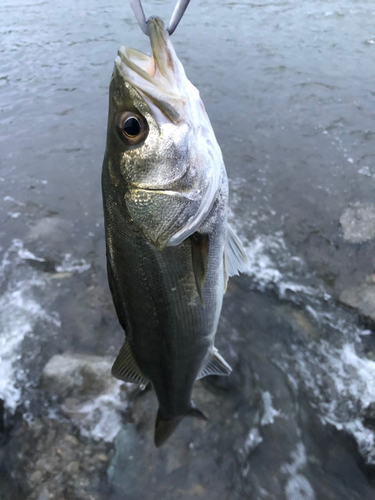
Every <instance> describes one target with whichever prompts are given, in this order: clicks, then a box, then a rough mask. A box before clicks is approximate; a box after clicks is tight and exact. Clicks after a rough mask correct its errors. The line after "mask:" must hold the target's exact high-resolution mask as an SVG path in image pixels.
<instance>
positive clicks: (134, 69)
mask: <svg viewBox="0 0 375 500" xmlns="http://www.w3.org/2000/svg"><path fill="white" fill-rule="evenodd" d="M147 26H148V31H149V37H150V43H151V51H152V55H151V57H150V56H148V55H146V54H144V53H143V52H140V51H138V50H135V49H132V48H130V47H121V48H120V49H119V51H118V56H117V58H116V61H115V64H116V67H117V69H118V71H119V73H120V74H121V75H122V76H123V78H124V79H125V80H126V81H127V82H129V83H130V84H131V85H132V86H133V87H135V89H136V90H137V91H138V92H140V93H141V95H142V96H143V98H144V99H145V101H146V102H147V104H148V105H149V107H150V108H151V111H152V112H153V114H154V115H155V118H156V119H158V121H159V119H160V118H161V117H160V112H161V113H162V115H163V116H164V120H165V118H167V120H169V121H170V122H172V123H175V124H178V123H180V121H181V116H182V114H183V110H184V107H185V103H186V98H185V96H184V95H183V87H184V82H185V80H186V75H185V71H184V69H183V67H182V64H181V63H180V61H179V60H178V58H177V55H176V53H175V50H174V48H173V45H172V44H171V42H170V40H169V34H168V32H167V31H166V30H165V29H164V23H163V21H162V20H161V19H160V18H158V17H151V18H150V19H149V20H148V21H147ZM162 121H163V120H162Z"/></svg>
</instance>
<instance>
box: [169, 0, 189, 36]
mask: <svg viewBox="0 0 375 500" xmlns="http://www.w3.org/2000/svg"><path fill="white" fill-rule="evenodd" d="M189 3H190V0H178V2H177V4H176V7H175V8H174V11H173V14H172V17H171V20H170V21H169V26H168V29H167V31H168V33H169V34H170V35H172V33H173V32H174V30H175V29H176V28H177V26H178V24H179V22H180V21H181V19H182V16H183V15H184V13H185V10H186V8H187V6H188V5H189Z"/></svg>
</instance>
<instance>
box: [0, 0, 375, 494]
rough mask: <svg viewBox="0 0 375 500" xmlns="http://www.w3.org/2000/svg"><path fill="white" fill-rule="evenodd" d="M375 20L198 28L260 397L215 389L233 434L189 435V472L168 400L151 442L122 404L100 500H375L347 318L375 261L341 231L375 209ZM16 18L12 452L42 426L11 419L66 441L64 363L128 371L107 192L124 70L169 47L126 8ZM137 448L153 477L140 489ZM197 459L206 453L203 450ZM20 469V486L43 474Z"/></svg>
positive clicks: (6, 196)
mask: <svg viewBox="0 0 375 500" xmlns="http://www.w3.org/2000/svg"><path fill="white" fill-rule="evenodd" d="M171 9H172V6H171V4H170V2H165V1H153V2H147V3H145V10H146V15H151V14H157V15H160V16H161V17H162V18H163V19H167V18H168V16H169V14H170V12H171ZM374 15H375V6H374V4H373V2H371V1H370V0H369V1H358V2H355V3H354V4H353V2H349V1H347V0H339V1H337V0H336V1H319V0H317V1H313V0H310V1H307V0H306V1H299V2H297V1H295V0H294V1H292V0H290V1H282V0H279V1H274V2H265V1H259V2H246V1H244V2H229V1H222V2H215V1H213V0H210V1H205V2H203V1H200V0H194V1H193V2H192V3H191V5H190V6H189V9H188V10H187V13H186V15H185V17H184V19H183V21H182V23H181V25H180V26H179V27H178V30H177V31H176V33H175V34H174V35H173V41H174V44H175V48H176V51H177V53H178V55H179V57H180V59H181V61H182V62H183V64H184V66H185V70H186V73H187V75H188V77H189V78H190V79H191V81H192V82H193V83H194V84H195V85H196V86H197V87H198V88H199V90H200V92H201V95H202V98H203V101H204V103H205V106H206V109H207V112H208V114H209V116H210V118H211V121H212V124H213V127H214V130H215V132H216V135H217V138H218V141H219V144H220V145H221V147H222V151H223V155H224V160H225V163H226V166H227V171H228V175H229V178H230V188H231V220H232V223H233V224H234V225H235V226H236V229H237V231H238V233H239V234H240V235H241V237H242V239H243V240H244V241H245V242H246V247H247V249H248V254H249V258H250V261H251V265H252V274H251V276H250V277H242V278H241V279H238V280H237V279H236V280H234V281H233V285H232V287H230V289H229V292H228V295H227V298H226V300H225V302H224V309H223V316H222V320H221V323H220V328H219V338H218V344H219V345H221V350H222V351H223V352H224V353H225V357H226V358H228V360H230V362H231V364H232V365H233V366H237V372H238V373H239V374H240V375H238V376H236V375H233V376H232V377H231V379H232V381H231V382H230V381H227V382H222V381H219V382H215V381H214V382H211V383H210V382H204V383H203V384H201V385H198V387H199V388H198V389H197V390H198V392H199V391H200V392H199V394H198V396H197V398H201V401H202V402H201V404H200V405H201V406H202V408H203V407H204V406H205V405H206V407H209V408H211V418H212V419H213V423H212V428H210V424H208V425H206V427H205V433H204V436H205V437H201V434H202V436H203V430H202V429H203V427H199V425H198V424H196V425H198V427H194V432H196V433H197V435H195V434H194V433H193V435H191V433H190V434H189V432H190V431H189V430H188V427H189V425H188V424H187V425H186V426H185V427H186V429H185V430H184V429H183V430H181V431H180V434H179V436H180V437H179V436H177V437H176V438H175V440H171V444H170V445H168V446H169V448H168V450H169V453H170V454H172V455H173V454H175V455H176V457H177V458H176V457H175V461H176V463H175V464H172V465H171V464H170V463H169V462H168V459H167V458H166V456H165V453H164V452H163V453H161V455H159V456H156V455H155V452H154V451H153V450H152V449H151V448H150V443H149V442H151V435H152V430H151V427H152V425H153V418H154V411H155V408H154V407H153V406H152V403H151V402H149V400H148V399H147V398H149V399H150V398H151V396H150V395H149V394H148V393H147V394H146V395H145V396H144V398H143V399H142V398H141V399H140V401H143V402H145V401H146V403H144V404H145V408H148V406H147V405H151V407H150V408H151V409H150V414H149V415H148V416H147V412H146V414H145V412H144V411H143V410H142V411H141V410H137V406H135V410H134V412H135V417H133V420H135V421H136V420H137V418H136V416H137V415H138V417H139V418H140V419H141V420H142V419H143V420H142V422H148V423H145V424H144V427H142V429H143V430H142V429H141V430H140V429H139V428H137V429H136V430H137V432H138V433H140V436H141V437H139V435H138V434H137V433H136V432H135V431H134V429H133V428H131V430H130V431H129V427H127V426H129V425H130V424H129V419H128V416H127V415H126V414H121V412H120V413H119V410H118V407H117V406H116V404H112V403H110V402H109V403H108V402H107V403H108V404H107V403H106V404H104V409H103V408H102V410H101V411H102V416H101V417H100V415H99V417H98V418H99V420H100V418H102V419H104V420H105V419H106V418H108V415H109V414H112V415H113V414H114V413H116V412H117V413H116V415H117V416H116V418H115V419H114V421H116V422H117V424H116V425H117V426H118V429H117V430H118V431H120V429H121V422H122V423H123V424H124V425H125V427H124V429H125V430H123V431H121V432H120V434H118V437H117V438H116V440H115V447H114V448H113V449H112V452H111V453H112V459H111V460H112V461H111V462H110V465H109V466H108V474H107V472H103V474H104V476H103V477H105V479H103V481H104V482H103V484H105V485H106V486H103V484H101V486H100V487H99V486H98V487H97V490H95V491H91V492H90V494H92V495H94V497H93V498H97V497H98V498H101V497H100V495H104V497H103V498H106V496H105V495H107V497H108V495H109V493H108V491H111V492H112V493H111V495H112V497H111V498H113V499H115V498H122V499H123V498H137V495H139V494H141V493H142V495H143V498H154V497H155V498H160V495H161V494H163V495H164V497H165V498H190V496H191V497H193V496H194V495H197V496H203V497H205V498H209V496H208V495H209V493H207V492H209V491H215V492H216V493H215V495H214V497H215V498H227V495H229V494H231V495H232V498H233V496H234V497H235V494H236V495H237V496H238V498H244V495H246V496H248V497H249V498H267V499H268V498H269V499H271V498H277V499H283V498H285V499H287V500H300V499H303V500H310V499H314V498H316V499H320V498H324V499H325V498H335V499H336V498H340V499H342V498H347V499H350V500H352V499H353V498H360V499H367V498H369V499H370V498H373V497H374V495H375V493H374V489H375V488H374V486H373V483H372V475H373V473H372V469H371V468H370V469H369V468H368V465H366V463H367V464H374V463H375V442H374V436H373V431H372V430H371V428H369V427H366V426H365V425H364V423H363V411H364V409H365V408H366V406H367V405H368V404H369V403H371V402H372V401H375V382H374V380H375V379H374V376H375V362H374V359H375V356H374V355H373V353H374V352H375V342H374V338H373V335H372V334H371V333H370V332H368V331H367V330H366V329H365V328H364V327H362V326H361V325H360V324H359V323H358V321H357V317H356V316H355V315H354V314H352V313H351V312H350V311H346V310H344V309H343V308H342V307H340V306H338V305H337V303H336V299H337V297H338V295H339V293H340V292H341V291H342V290H344V289H345V288H347V287H349V286H353V285H358V284H360V283H361V282H362V281H363V280H364V278H365V277H366V276H367V275H370V274H372V273H374V264H375V263H374V257H373V256H374V250H375V244H374V240H370V241H367V242H365V243H362V244H353V243H349V242H347V241H345V240H344V239H343V232H342V229H341V227H340V225H339V218H340V215H341V214H342V212H343V211H344V210H345V209H346V208H347V207H348V206H349V205H350V204H353V203H356V202H373V201H374V179H375V163H374V158H375V148H374V137H375V129H374V113H375V112H374V110H375V106H374V99H375V89H374V81H375V65H374V62H373V61H374V50H375V30H374V24H373V19H374ZM0 18H1V19H2V23H1V27H0V30H1V31H0V33H1V39H2V43H1V47H0V54H1V57H0V61H1V66H0V124H1V134H0V162H1V163H0V165H1V171H0V200H1V203H0V218H1V228H0V236H1V240H0V245H1V266H0V272H1V274H0V289H1V292H2V297H1V298H0V325H1V338H0V342H1V343H0V356H1V360H2V362H1V365H0V374H1V379H0V397H1V398H2V399H4V400H5V406H6V408H7V413H6V423H7V425H8V427H7V429H9V432H8V434H7V433H5V435H4V439H3V440H4V443H5V444H4V446H5V447H8V448H4V449H6V450H12V446H13V445H12V439H14V440H15V442H16V443H17V438H16V437H15V438H13V435H15V436H17V429H18V428H21V427H19V426H20V425H23V424H22V423H20V420H19V419H18V420H16V423H15V420H14V419H12V417H11V415H13V414H14V412H16V410H17V408H18V412H16V414H17V415H24V416H25V419H26V420H27V421H28V422H31V423H30V424H28V425H30V426H31V427H30V428H32V425H33V424H32V422H33V419H35V418H47V417H48V418H50V417H51V415H52V414H53V415H57V416H55V417H54V420H53V422H55V423H54V424H53V425H60V424H56V422H60V420H59V419H61V421H64V422H66V420H64V418H66V417H64V418H63V417H61V415H60V414H59V405H58V403H59V402H58V401H57V402H56V401H54V400H53V398H52V400H49V399H48V398H47V399H45V397H44V395H43V391H42V392H41V391H40V390H39V389H36V384H37V381H38V379H39V376H40V373H41V371H42V369H43V367H44V366H45V364H46V363H47V361H48V360H49V359H50V357H51V356H53V355H54V354H60V353H62V352H65V351H74V352H81V353H90V354H98V355H106V356H110V357H112V358H113V357H114V356H115V355H116V352H117V350H118V348H119V346H120V345H121V343H122V338H123V334H122V332H121V331H120V329H119V326H118V324H117V320H116V318H115V316H114V311H113V308H112V305H111V299H110V297H109V292H108V290H107V285H106V276H105V257H104V238H103V219H102V205H101V191H100V170H101V162H102V157H103V152H104V147H105V134H106V119H107V116H106V115H107V101H108V84H109V79H110V75H111V71H112V67H113V60H114V58H115V55H116V52H117V49H118V47H119V46H120V45H123V44H125V45H131V46H133V47H135V48H137V49H140V50H143V51H146V52H147V51H148V41H147V38H146V37H145V36H144V35H143V34H142V33H141V31H140V29H139V28H138V26H137V25H136V22H135V20H134V18H133V14H132V12H131V10H130V8H129V6H128V5H127V3H126V2H114V1H104V0H92V1H90V2H88V1H87V0H80V1H79V2H72V1H66V0H65V1H62V0H57V1H53V2H52V1H44V2H31V1H24V0H14V1H13V0H12V1H10V0H8V1H6V0H4V1H3V2H2V3H1V5H0ZM241 377H242V378H241ZM236 383H238V385H239V387H241V389H238V388H237V386H236ZM215 384H216V385H215ZM241 384H242V385H241ZM201 388H203V389H205V390H206V394H208V395H206V396H204V394H205V393H204V391H203V389H201ZM242 389H243V390H242ZM210 391H211V392H210ZM201 393H203V395H202V394H201ZM210 394H211V395H210ZM212 394H213V396H212ZM215 397H216V398H217V399H216V400H215ZM205 398H206V399H205ZM137 401H138V400H137ZM150 401H151V399H150ZM215 401H216V402H215ZM136 404H138V405H140V406H141V407H142V403H139V402H138V403H136ZM106 405H107V406H106ZM220 405H222V406H220ZM272 405H273V406H272ZM93 408H96V409H98V405H96V406H95V404H93ZM216 408H219V409H220V410H221V412H222V414H221V412H220V411H219V410H218V409H216ZM272 408H273V409H272ZM93 411H94V410H93ZM95 411H96V410H95ZM97 411H99V410H97ZM137 411H138V413H137ZM142 412H143V413H142ZM216 413H217V416H214V414H215V415H216ZM233 414H237V417H236V419H238V424H236V425H232V426H231V425H230V424H229V423H228V422H230V421H231V419H232V418H233ZM139 415H141V416H139ZM145 415H146V416H145ZM19 418H21V417H19ZM121 419H122V420H121ZM21 421H22V419H21ZM130 421H132V419H130ZM262 422H263V423H262ZM97 423H98V422H97V421H96V424H97ZM96 424H95V425H96ZM25 425H26V424H25ZM61 425H62V424H61ZM64 425H65V424H64ZM69 425H70V424H69ZM72 425H73V427H74V426H75V427H74V428H75V429H76V431H75V432H76V433H77V435H79V436H81V434H80V432H81V433H82V431H80V430H79V428H80V427H79V425H78V424H76V423H74V424H72ZM85 425H86V424H85ZM95 425H94V424H93V425H92V426H91V427H90V425H88V426H86V427H85V429H84V432H83V433H82V436H81V437H82V440H83V441H82V442H84V443H86V444H85V446H87V447H88V448H90V446H93V445H92V442H94V441H90V439H92V440H93V439H94V438H95V439H97V440H99V441H100V439H102V441H103V442H106V440H105V436H104V437H103V435H102V436H97V435H95V432H94V429H97V428H98V427H97V425H96V427H95ZM17 426H18V427H17ZM81 427H82V426H81ZM99 428H100V426H99ZM90 429H91V430H90ZM147 429H148V432H146V431H147ZM127 430H128V431H127ZM91 431H92V432H91ZM12 432H13V433H15V434H12ZM30 432H31V431H30ZM90 432H91V434H90ZM126 432H128V433H127V434H126ZM113 433H114V431H113V429H112V430H111V436H112V435H114V434H113ZM124 433H125V434H124ZM184 433H185V434H184ZM226 433H227V435H228V436H229V437H228V439H223V436H224V435H225V434H226ZM90 436H91V437H90ZM129 436H131V437H130V438H129ZM194 436H195V437H194ZM81 437H80V439H81ZM216 438H217V439H216ZM129 439H131V441H132V444H131V446H132V447H133V448H132V449H133V450H134V456H135V457H137V459H136V462H137V463H135V465H134V467H135V468H134V467H133V469H132V468H130V469H129V468H128V469H126V470H129V471H130V472H129V473H128V475H127V476H126V474H125V475H124V476H121V474H122V472H121V471H122V468H121V464H122V463H123V461H124V460H125V458H124V454H125V455H126V446H130V445H126V446H125V445H124V443H127V442H128V440H129ZM194 439H196V440H197V442H198V443H200V444H201V445H202V451H201V453H199V451H198V448H197V446H196V445H195V447H194V446H193V447H192V448H191V447H189V443H190V444H191V443H192V442H194ZM85 440H86V441H85ZM95 442H97V441H95ZM233 443H235V444H233ZM326 443H329V446H328V447H327V444H326ZM14 446H15V445H14ZM95 446H99V445H95ZM103 446H104V445H103ZM105 446H110V445H108V444H106V445H105ZM124 446H125V451H124ZM357 446H358V448H357ZM327 448H328V449H327ZM177 449H180V451H176V450H177ZM181 449H184V450H185V451H184V452H182V451H181ZM106 450H107V448H106ZM189 450H190V451H189ZM226 454H230V455H231V457H232V458H231V459H228V461H225V460H224V461H222V460H221V459H220V457H222V456H225V455H226ZM182 455H183V456H182ZM232 455H233V456H232ZM3 456H4V452H3V453H2V455H1V457H3ZM14 456H15V457H16V454H14ZM25 456H27V453H26V452H25ZM109 456H110V455H109ZM127 456H129V454H127ZM212 457H214V458H212ZM34 458H35V457H34ZM17 460H18V459H17V458H14V463H13V464H12V466H11V467H10V469H12V470H13V471H18V472H17V473H15V477H16V481H17V474H19V477H21V476H22V473H23V472H22V471H24V470H26V469H22V467H24V468H25V467H26V466H23V465H22V463H23V462H22V460H21V458H20V459H19V463H18V462H17ZM145 461H146V462H147V463H148V467H149V472H150V474H149V478H150V479H149V481H150V482H149V483H147V485H148V486H147V488H148V489H146V483H145V484H143V483H142V482H141V481H140V476H141V475H142V470H143V464H144V463H145ZM335 463H336V465H335ZM20 464H21V465H20ZM165 464H167V465H165ZM2 467H3V474H2V475H4V478H8V479H6V481H9V484H11V483H12V481H11V479H10V476H11V474H10V471H9V466H8V468H7V467H5V466H4V462H3V466H2ZM164 467H165V469H164ZM205 467H206V468H207V471H208V472H207V475H205V474H203V476H202V475H201V476H202V477H201V476H200V475H199V468H201V469H202V470H204V468H205ZM187 469H188V470H189V471H190V472H189V474H190V476H191V477H190V476H189V474H188V475H186V474H187V472H186V471H187ZM267 470H269V471H272V473H271V474H269V473H267ZM132 471H133V472H132ZM134 471H135V472H134ZM176 471H177V472H176ZM132 474H135V475H136V477H137V478H139V479H137V481H136V484H135V483H134V481H135V480H134V477H133V475H132ZM173 474H175V476H173ZM210 474H211V476H212V478H213V479H212V480H209V479H208V476H209V475H210ZM340 474H341V475H340ZM270 475H271V476H272V477H270ZM151 478H152V480H151ZM219 479H220V481H221V482H220V481H219ZM4 481H5V479H4ZM184 481H185V482H184ZM189 481H190V482H189ZM215 481H219V482H218V483H217V485H216V487H217V489H216V490H215V489H214V490H212V488H214V485H215ZM129 482H132V484H135V486H134V490H132V491H133V493H127V495H130V496H126V497H125V496H124V495H125V493H124V491H125V490H126V487H125V486H121V485H126V484H129ZM182 483H183V486H181V485H182ZM4 484H5V483H4ZM7 484H8V483H7ZM32 484H34V483H32V481H29V483H28V486H29V488H30V485H32ZM197 484H198V485H199V487H198V486H196V485H197ZM342 484H344V486H342ZM152 485H153V486H152ZM155 485H157V486H155ZM233 485H235V486H233ZM322 485H323V486H322ZM103 488H104V490H103ZM105 488H109V490H105ZM179 488H180V489H179ZM194 488H195V489H194ZM200 488H201V489H200ZM202 488H203V489H202ZM26 490H27V487H26V486H25V492H26ZM180 490H181V491H180ZM12 491H13V495H14V490H12ZM36 491H37V487H36V486H35V492H36ZM69 491H70V490H69ZM69 491H68V493H66V492H65V495H66V497H67V498H72V499H73V498H86V496H84V494H83V493H82V494H81V493H79V494H78V493H77V491H76V490H74V491H75V492H73V493H69ZM103 491H107V493H103ZM178 491H180V492H178ZM25 492H24V493H20V495H21V497H20V498H26V494H27V493H25ZM234 492H236V493H234ZM0 493H1V494H2V492H1V491H0ZM35 494H36V493H35ZM40 494H42V493H40ZM4 495H6V493H4ZM22 495H23V496H22ZM31 495H32V493H31ZM38 495H39V493H38ZM69 495H71V496H69ZM74 495H75V496H74ZM95 495H96V496H95ZM131 495H133V496H131ZM147 495H148V496H147ZM153 495H155V496H153ZM157 495H159V496H157ZM184 495H185V496H184ZM189 495H190V496H189ZM329 495H330V496H329ZM355 495H357V496H355ZM358 495H359V496H358ZM4 498H8V497H7V496H4ZM9 498H11V497H9ZM12 498H13V497H12ZM28 498H33V497H32V496H30V497H28ZM35 498H38V496H36V497H35ZM40 498H44V497H40ZM46 498H47V497H46ZM87 498H89V497H87Z"/></svg>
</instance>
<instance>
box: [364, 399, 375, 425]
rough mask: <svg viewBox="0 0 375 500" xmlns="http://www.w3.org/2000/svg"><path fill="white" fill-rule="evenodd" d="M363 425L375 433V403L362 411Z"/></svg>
mask: <svg viewBox="0 0 375 500" xmlns="http://www.w3.org/2000/svg"><path fill="white" fill-rule="evenodd" d="M363 424H364V425H365V426H366V427H368V428H369V429H372V430H373V431H375V401H373V402H372V403H370V404H369V405H368V406H367V407H366V408H365V409H364V410H363Z"/></svg>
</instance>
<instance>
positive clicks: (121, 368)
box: [112, 340, 148, 385]
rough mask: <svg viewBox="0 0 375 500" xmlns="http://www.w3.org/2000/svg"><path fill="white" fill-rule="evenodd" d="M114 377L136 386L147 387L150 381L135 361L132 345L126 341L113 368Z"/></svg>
mask: <svg viewBox="0 0 375 500" xmlns="http://www.w3.org/2000/svg"><path fill="white" fill-rule="evenodd" d="M112 375H113V376H114V377H116V378H118V379H119V380H122V381H123V382H133V383H134V384H141V385H147V384H148V379H147V378H146V377H145V376H144V375H143V373H142V372H141V370H140V369H139V366H138V364H137V362H136V360H135V359H134V355H133V352H132V349H131V347H130V344H129V342H128V341H127V340H125V342H124V345H123V346H122V347H121V349H120V352H119V354H118V356H117V358H116V361H115V362H114V363H113V366H112Z"/></svg>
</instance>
